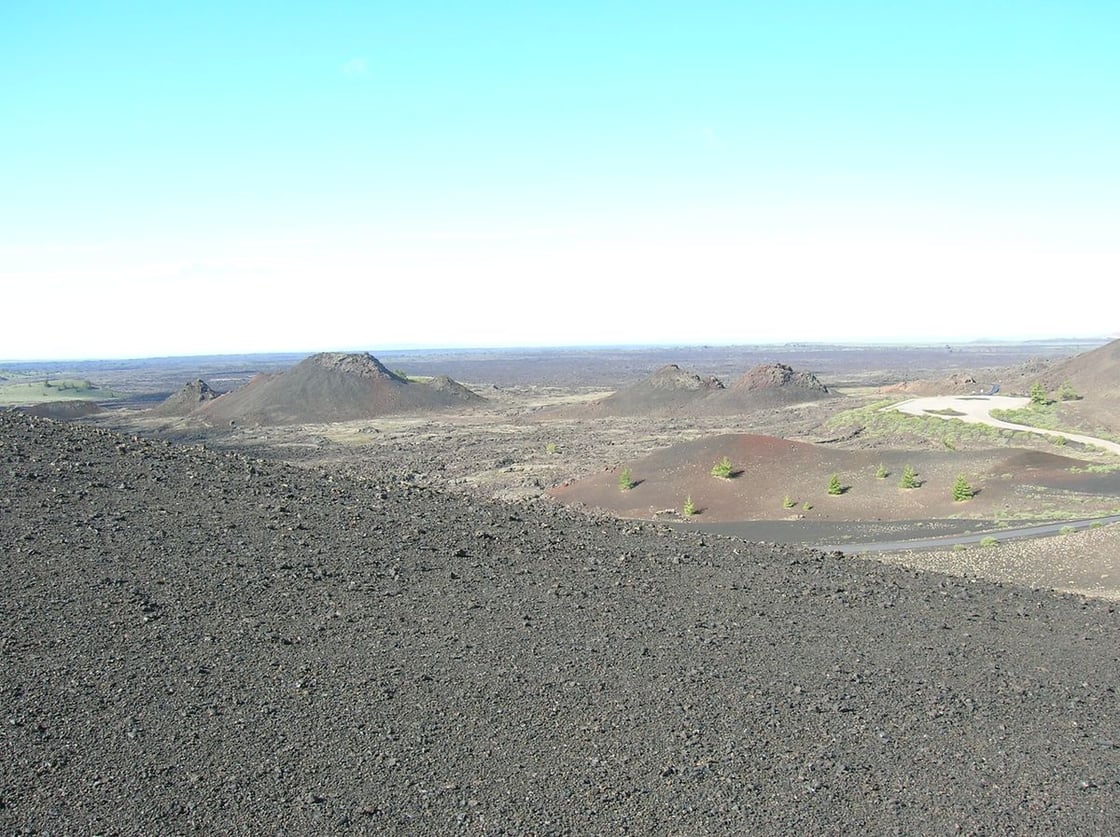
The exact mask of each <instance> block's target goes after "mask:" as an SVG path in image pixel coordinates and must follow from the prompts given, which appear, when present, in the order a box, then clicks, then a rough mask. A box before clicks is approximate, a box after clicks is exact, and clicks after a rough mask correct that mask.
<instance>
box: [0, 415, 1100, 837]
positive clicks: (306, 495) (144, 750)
mask: <svg viewBox="0 0 1120 837" xmlns="http://www.w3.org/2000/svg"><path fill="white" fill-rule="evenodd" d="M369 464H370V465H371V466H372V465H375V464H376V463H375V462H371V463H369ZM384 465H385V469H386V472H385V476H384V477H383V478H371V479H369V480H355V479H352V478H349V477H346V476H345V475H344V474H341V473H338V472H328V471H318V470H299V469H296V468H292V467H285V466H283V465H280V464H273V463H269V462H260V461H254V460H249V459H245V458H242V457H240V456H237V455H234V454H228V453H219V452H214V451H208V450H203V449H198V448H191V449H185V448H176V447H173V446H170V445H165V444H162V443H156V442H148V441H144V440H142V439H135V438H129V437H122V436H117V435H114V434H111V433H108V432H105V431H101V430H98V429H95V428H91V427H83V426H74V425H59V424H56V423H53V422H47V421H43V420H37V419H32V418H29V417H27V416H19V415H13V414H0V504H2V508H0V539H2V541H3V543H5V544H7V545H8V548H7V551H6V555H5V561H4V562H3V564H2V565H0V583H2V584H3V587H4V590H5V591H6V592H5V597H6V598H5V607H4V608H3V609H0V637H2V638H3V649H4V665H3V667H2V669H0V696H2V699H3V705H4V712H5V716H4V724H3V730H4V732H3V738H4V743H5V747H4V754H3V757H2V761H0V798H2V800H3V804H2V805H0V828H2V829H3V830H4V831H5V832H8V833H47V832H51V833H129V834H135V833H188V832H190V833H241V834H250V833H263V832H267V833H279V832H284V833H304V834H307V833H341V832H352V833H388V834H393V833H401V834H404V833H408V834H437V833H449V832H455V831H460V832H464V833H466V832H470V833H476V832H477V833H507V834H530V833H537V834H540V833H621V832H630V833H643V834H712V833H722V834H728V833H740V834H741V833H802V834H825V833H878V834H883V833H956V832H964V833H974V834H976V833H987V834H996V833H1009V832H1014V833H1031V834H1042V833H1045V834H1057V833H1071V834H1087V833H1092V834H1105V833H1117V831H1118V830H1120V783H1118V782H1117V781H1116V758H1117V755H1116V754H1117V742H1118V741H1120V726H1118V721H1117V716H1116V712H1115V695H1116V691H1117V689H1120V673H1118V670H1117V667H1116V665H1115V662H1116V660H1115V657H1116V648H1117V647H1120V616H1118V614H1117V612H1116V611H1115V609H1114V607H1113V606H1112V605H1111V604H1109V603H1103V602H1094V601H1086V600H1082V599H1079V598H1075V597H1057V596H1052V595H1048V594H1044V593H1040V592H1034V591H1030V590H1026V589H1020V588H1015V587H1010V586H1006V585H1003V586H1001V585H996V584H989V583H981V582H973V581H965V580H961V579H954V578H951V577H947V576H941V575H936V574H924V573H919V572H916V571H913V570H908V569H901V568H893V567H886V566H883V565H880V564H878V563H874V562H870V561H861V560H857V559H844V558H841V557H838V556H835V555H824V554H820V553H814V552H807V551H794V550H783V549H777V548H771V547H763V546H760V545H758V544H753V545H752V544H749V543H746V542H744V541H739V540H733V539H724V538H719V537H716V536H711V535H703V536H702V535H699V534H696V533H693V534H689V533H683V534H682V533H673V532H671V531H669V530H667V529H666V528H664V527H660V526H657V525H654V524H641V523H625V522H620V521H616V520H613V519H609V518H595V517H592V518H588V517H583V516H580V515H576V514H573V513H571V512H567V511H565V510H563V509H560V508H556V507H551V506H547V505H542V504H523V505H506V504H499V503H493V502H484V501H481V500H477V499H472V498H470V497H467V496H458V495H448V494H444V493H442V492H439V491H436V490H432V489H426V488H423V487H421V486H418V485H415V484H411V483H408V482H405V481H402V480H401V479H400V478H399V476H398V475H397V466H396V465H394V463H393V462H392V461H386V462H385V463H384Z"/></svg>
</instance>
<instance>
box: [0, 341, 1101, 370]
mask: <svg viewBox="0 0 1120 837" xmlns="http://www.w3.org/2000/svg"><path fill="white" fill-rule="evenodd" d="M1116 339H1120V338H1118V337H1115V336H1104V335H1086V336H1064V337H1059V336H1048V337H1036V338H1025V339H990V338H981V339H975V340H896V341H889V340H888V341H862V340H846V341H845V340H837V341H816V340H785V341H773V342H742V343H674V342H655V343H588V344H568V345H555V346H544V345H538V346H450V345H444V346H440V345H431V346H429V345H422V346H421V345H413V346H373V347H363V346H349V347H333V348H332V347H327V348H318V349H314V348H312V349H277V350H275V351H260V352H256V351H251V352H202V353H197V354H180V355H118V356H104V357H92V356H86V357H62V356H59V357H28V358H3V357H0V369H3V368H4V365H5V364H9V365H11V366H18V365H26V364H36V363H44V364H47V363H49V364H63V363H78V364H82V363H101V362H106V363H112V362H116V361H120V362H127V361H160V360H174V361H179V360H191V359H196V358H208V359H209V358H213V359H218V358H241V357H245V358H256V357H259V358H267V357H287V356H291V357H295V358H304V357H308V356H310V355H314V354H319V353H343V354H350V353H357V354H361V353H368V354H371V355H374V356H376V355H378V354H379V353H383V354H385V355H386V356H393V355H401V354H409V353H416V354H422V353H451V354H456V353H462V354H468V355H469V354H471V353H489V352H510V353H515V352H530V353H533V352H540V353H544V352H572V353H580V352H588V351H593V350H596V349H602V350H605V351H614V352H624V351H635V352H648V351H652V350H661V349H671V350H672V349H680V350H684V351H689V350H717V349H736V348H743V349H810V350H811V349H814V348H821V349H829V348H836V347H841V348H845V347H850V348H853V349H858V348H877V347H885V348H936V347H941V346H947V347H949V348H950V349H954V348H960V349H965V348H976V347H983V346H986V345H991V346H1027V345H1035V344H1039V345H1059V344H1063V345H1064V344H1085V345H1093V344H1098V343H1099V344H1102V345H1103V344H1105V343H1108V342H1111V341H1112V340H1116Z"/></svg>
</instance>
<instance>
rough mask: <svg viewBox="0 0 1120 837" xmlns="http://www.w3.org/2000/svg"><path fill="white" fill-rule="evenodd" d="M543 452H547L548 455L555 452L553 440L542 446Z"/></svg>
mask: <svg viewBox="0 0 1120 837" xmlns="http://www.w3.org/2000/svg"><path fill="white" fill-rule="evenodd" d="M544 452H545V453H547V454H548V455H549V456H552V455H553V454H555V453H556V443H555V442H549V443H548V444H547V445H545V446H544Z"/></svg>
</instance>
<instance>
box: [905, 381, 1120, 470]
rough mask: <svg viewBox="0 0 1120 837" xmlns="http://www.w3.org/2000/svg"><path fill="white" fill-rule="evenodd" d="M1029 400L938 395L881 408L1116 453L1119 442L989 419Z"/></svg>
mask: <svg viewBox="0 0 1120 837" xmlns="http://www.w3.org/2000/svg"><path fill="white" fill-rule="evenodd" d="M1029 403H1030V399H1029V398H1024V397H1017V396H1010V395H938V396H934V397H932V398H912V399H910V400H909V401H903V402H902V403H901V404H893V405H892V406H890V407H884V408H883V409H884V410H898V411H899V412H902V413H908V414H910V415H912V416H929V415H932V416H937V417H939V418H944V419H956V420H958V421H963V422H965V423H966V424H988V425H991V426H992V427H1002V428H1004V429H1005V430H1029V431H1030V432H1031V433H1041V434H1043V435H1045V436H1064V437H1065V438H1067V439H1069V440H1070V441H1071V442H1080V443H1081V444H1084V445H1093V446H1095V447H1098V448H1102V449H1103V450H1107V451H1109V452H1110V453H1115V454H1116V455H1117V456H1120V445H1118V444H1117V443H1116V442H1109V441H1107V440H1106V439H1098V438H1096V437H1094V436H1083V435H1081V434H1080V433H1066V432H1065V431H1063V430H1047V429H1045V428H1042V427H1031V426H1030V425H1027V424H1013V423H1012V422H1009V421H1000V420H999V419H997V418H992V414H991V413H992V410H1018V409H1020V408H1022V407H1025V406H1027V404H1029ZM947 410H952V411H953V412H954V413H959V414H960V415H946V414H945V412H944V411H947Z"/></svg>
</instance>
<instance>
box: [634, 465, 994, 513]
mask: <svg viewBox="0 0 1120 837" xmlns="http://www.w3.org/2000/svg"><path fill="white" fill-rule="evenodd" d="M711 474H712V476H713V477H716V478H717V479H723V480H730V479H734V478H735V477H736V476H737V474H738V472H736V471H735V466H734V464H733V463H732V461H731V459H730V457H727V456H725V457H723V458H722V459H721V460H720V461H719V462H717V463H716V464H715V465H714V466H712V470H711ZM888 476H890V471H889V470H887V468H886V466H885V465H883V464H882V463H879V466H878V467H877V468H876V469H875V478H876V479H886V478H887V477H888ZM924 484H925V482H924V480H922V479H921V477H920V476H919V475H918V471H917V469H915V468H914V466H913V465H910V464H907V465H905V466H904V467H903V469H902V475H901V476H900V477H899V480H898V487H899V488H901V489H904V490H907V491H912V490H915V489H918V488H921V487H922V486H923V485H924ZM636 485H637V483H636V482H635V481H634V477H633V472H632V471H631V470H630V466H629V465H624V466H623V467H622V470H620V471H619V474H618V488H619V490H620V491H630V490H631V489H633V488H634V487H635V486H636ZM850 488H851V486H850V485H845V484H844V482H843V481H842V480H841V478H840V475H839V474H837V473H833V474H831V475H830V476H829V478H828V484H827V487H826V491H827V493H828V494H829V495H830V496H833V497H838V496H840V495H842V494H846V493H847V492H848V491H849V489H850ZM951 493H952V497H953V500H954V501H955V502H958V503H959V502H964V501H966V500H971V499H972V498H973V497H974V496H976V489H975V488H973V487H972V484H971V483H970V482H969V481H968V478H967V477H966V476H965V475H964V474H957V476H956V479H954V481H953V485H952V488H951ZM797 502H798V501H797V500H795V499H794V498H793V497H792V496H791V495H789V494H786V495H785V496H784V497H783V498H782V508H783V509H792V508H794V507H795V506H796V505H797ZM812 508H813V505H812V503H809V502H807V501H806V502H805V503H803V504H802V509H803V510H804V511H806V512H808V511H810V510H811V509H812ZM698 513H699V508H698V507H697V505H696V503H695V502H694V501H693V499H692V495H688V496H687V497H686V498H685V500H684V503H683V505H682V506H681V516H682V517H692V516H693V515H695V514H698Z"/></svg>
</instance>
